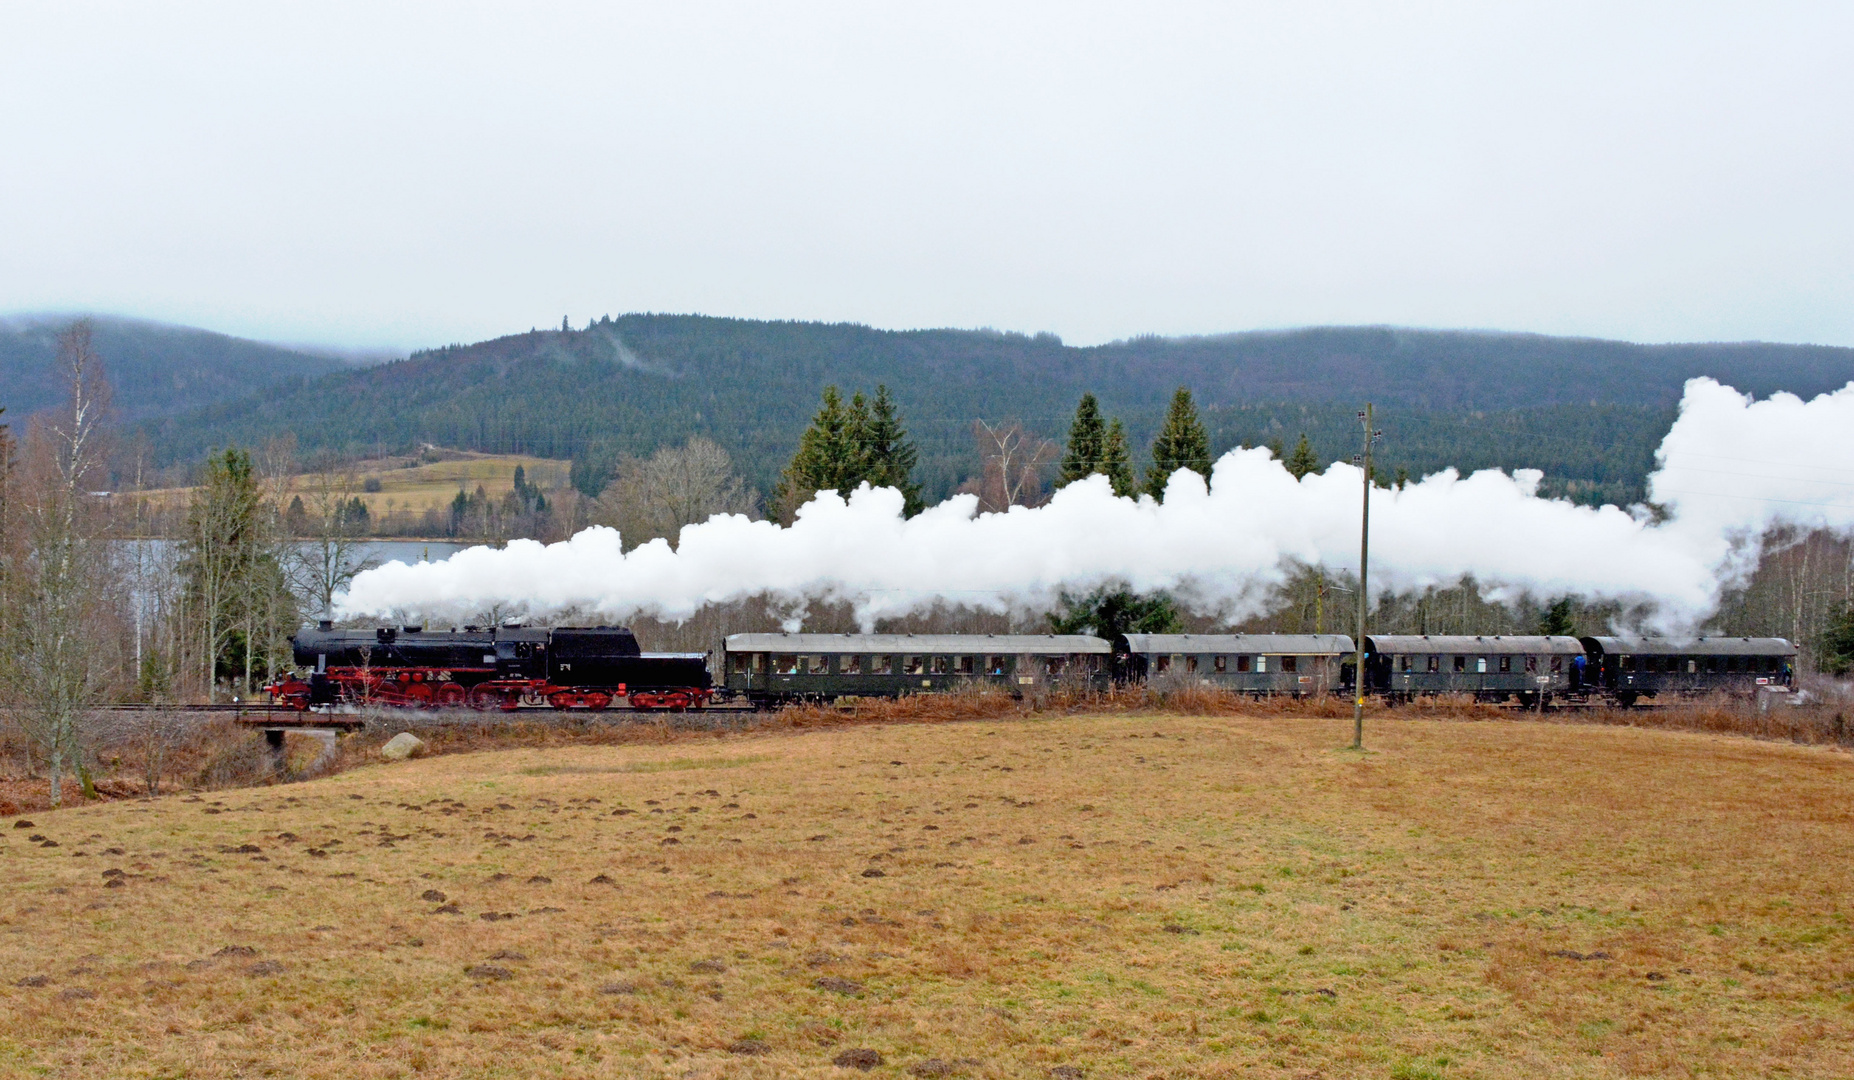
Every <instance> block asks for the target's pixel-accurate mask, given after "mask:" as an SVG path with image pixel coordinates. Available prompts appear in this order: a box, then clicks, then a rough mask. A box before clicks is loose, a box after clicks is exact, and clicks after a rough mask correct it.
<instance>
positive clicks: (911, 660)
mask: <svg viewBox="0 0 1854 1080" xmlns="http://www.w3.org/2000/svg"><path fill="white" fill-rule="evenodd" d="M926 670H927V658H926V657H924V656H904V657H902V658H901V672H902V674H904V675H919V674H921V673H923V672H925V671H926Z"/></svg>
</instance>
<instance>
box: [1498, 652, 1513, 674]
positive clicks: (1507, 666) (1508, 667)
mask: <svg viewBox="0 0 1854 1080" xmlns="http://www.w3.org/2000/svg"><path fill="white" fill-rule="evenodd" d="M1512 670H1513V658H1512V657H1510V656H1502V657H1501V658H1500V674H1502V675H1505V674H1506V673H1508V672H1510V671H1512Z"/></svg>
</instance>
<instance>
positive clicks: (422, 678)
mask: <svg viewBox="0 0 1854 1080" xmlns="http://www.w3.org/2000/svg"><path fill="white" fill-rule="evenodd" d="M291 641H292V643H293V645H294V655H295V661H296V664H297V665H298V666H299V667H300V668H303V669H307V670H308V672H309V674H308V675H307V676H306V677H299V676H288V677H285V678H281V679H278V680H277V681H276V682H274V683H273V684H272V685H271V686H270V687H268V688H267V689H269V690H270V692H271V696H272V700H273V701H274V702H275V703H276V704H278V705H280V706H282V707H285V708H293V709H308V708H311V707H313V706H328V705H337V704H345V705H359V704H373V705H391V706H401V707H411V708H439V707H457V706H469V707H472V708H476V709H503V710H512V709H516V708H519V707H521V706H522V705H537V706H538V705H548V706H552V707H553V708H555V709H590V710H602V709H605V708H608V707H610V706H612V705H614V704H621V703H622V704H625V705H628V706H629V707H630V708H632V709H642V710H650V709H678V710H680V709H691V708H702V707H705V706H707V705H709V704H711V703H713V702H715V701H716V700H718V699H727V698H738V699H742V700H745V701H746V702H748V703H750V704H751V705H753V706H754V707H756V708H765V707H770V706H776V705H780V704H784V703H789V702H795V701H831V700H835V699H838V698H846V697H900V696H903V695H907V694H918V693H935V692H943V691H948V690H953V689H957V688H960V687H964V686H972V685H981V686H991V687H995V688H998V689H1003V690H1008V691H1010V692H1012V693H1023V692H1026V691H1030V690H1033V689H1035V688H1040V687H1048V686H1057V685H1059V686H1063V687H1068V688H1073V689H1079V690H1104V689H1106V688H1108V687H1109V686H1111V685H1113V684H1114V683H1116V682H1151V683H1153V684H1155V685H1159V686H1170V687H1175V686H1180V685H1192V684H1197V685H1205V686H1212V687H1216V688H1219V689H1224V690H1230V691H1234V692H1236V693H1240V694H1251V695H1255V696H1258V697H1259V696H1266V695H1279V694H1286V695H1291V696H1295V697H1301V696H1312V695H1318V694H1325V693H1333V692H1347V693H1349V692H1350V691H1351V690H1352V688H1353V686H1354V673H1353V670H1352V667H1353V662H1352V661H1353V656H1354V655H1355V654H1354V642H1353V639H1351V638H1349V637H1347V636H1345V635H1343V634H1126V635H1122V636H1121V637H1119V638H1117V639H1115V641H1114V642H1113V643H1111V644H1110V643H1109V642H1107V641H1105V640H1103V639H1101V638H1098V637H1091V636H1087V635H1051V634H983V635H980V634H919V635H917V634H735V635H732V636H730V637H728V638H727V639H726V642H725V644H724V646H723V650H722V653H721V656H720V663H719V666H718V674H719V676H720V679H721V681H722V685H721V686H719V687H717V686H716V685H715V680H714V679H713V678H712V677H711V675H710V672H709V668H708V657H707V656H706V655H705V654H702V653H646V652H643V651H642V650H641V649H640V648H639V647H638V643H637V638H636V636H635V635H633V634H632V632H631V631H630V630H628V629H626V628H624V627H617V626H594V627H557V628H554V629H543V628H529V627H523V626H516V625H504V626H500V627H483V626H466V627H464V628H463V629H462V630H457V629H455V628H453V629H451V630H448V631H426V630H425V629H424V628H423V627H420V626H405V627H379V628H377V629H374V630H371V631H367V630H336V629H334V628H333V627H332V625H331V624H329V623H328V622H323V623H321V624H320V625H319V626H317V627H316V628H315V629H313V630H310V629H305V630H302V631H299V632H298V633H297V635H296V636H295V637H294V638H292V639H291ZM1796 655H1797V649H1796V646H1794V645H1792V644H1790V643H1789V642H1788V641H1786V640H1784V639H1782V638H1749V637H1740V638H1708V637H1702V638H1699V639H1697V640H1695V641H1692V642H1687V643H1682V644H1676V643H1672V642H1667V641H1661V640H1653V639H1644V640H1636V641H1629V640H1626V639H1622V638H1617V637H1583V638H1574V637H1566V636H1526V635H1492V636H1468V635H1413V634H1374V635H1370V636H1368V637H1366V639H1365V686H1364V689H1365V692H1366V693H1368V694H1375V695H1379V696H1382V697H1384V698H1385V699H1386V700H1388V701H1393V702H1395V701H1408V700H1410V699H1412V698H1416V697H1422V696H1432V695H1439V694H1465V695H1469V696H1472V697H1473V698H1474V699H1476V700H1478V701H1488V702H1496V703H1499V702H1512V703H1517V704H1519V705H1522V706H1526V707H1531V706H1537V705H1544V704H1547V703H1550V702H1552V701H1557V702H1560V703H1573V702H1574V703H1590V702H1598V701H1602V702H1610V703H1613V704H1616V705H1620V706H1624V707H1627V706H1630V705H1634V704H1636V703H1637V702H1639V701H1642V700H1644V699H1657V698H1666V697H1691V696H1696V695H1700V694H1708V693H1727V694H1738V695H1750V694H1754V693H1756V692H1758V691H1759V690H1760V689H1761V688H1766V689H1785V690H1787V689H1788V688H1790V687H1791V686H1792V685H1793V683H1794V679H1795V664H1796Z"/></svg>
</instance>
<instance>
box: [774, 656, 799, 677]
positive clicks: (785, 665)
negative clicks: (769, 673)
mask: <svg viewBox="0 0 1854 1080" xmlns="http://www.w3.org/2000/svg"><path fill="white" fill-rule="evenodd" d="M773 674H774V675H796V674H798V657H796V656H794V655H792V654H791V653H779V654H778V655H776V656H774V657H773Z"/></svg>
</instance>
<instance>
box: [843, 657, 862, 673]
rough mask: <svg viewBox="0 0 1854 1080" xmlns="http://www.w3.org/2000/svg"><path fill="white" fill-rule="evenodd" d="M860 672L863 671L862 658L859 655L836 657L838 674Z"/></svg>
mask: <svg viewBox="0 0 1854 1080" xmlns="http://www.w3.org/2000/svg"><path fill="white" fill-rule="evenodd" d="M862 673H863V658H862V657H861V656H860V655H858V656H842V657H838V658H837V674H839V675H861V674H862Z"/></svg>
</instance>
